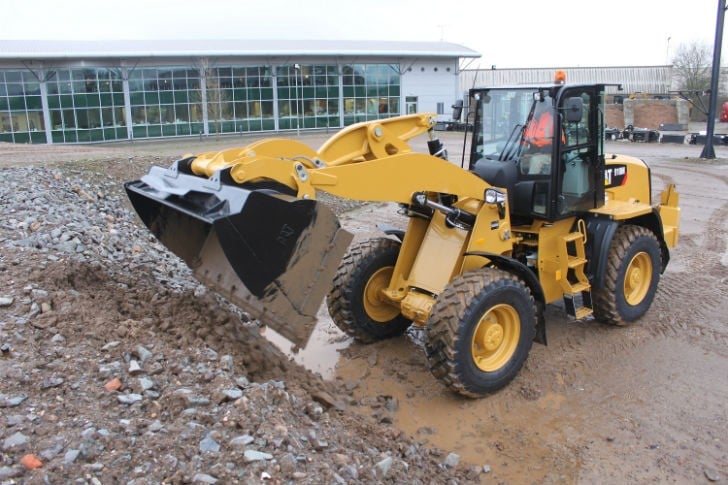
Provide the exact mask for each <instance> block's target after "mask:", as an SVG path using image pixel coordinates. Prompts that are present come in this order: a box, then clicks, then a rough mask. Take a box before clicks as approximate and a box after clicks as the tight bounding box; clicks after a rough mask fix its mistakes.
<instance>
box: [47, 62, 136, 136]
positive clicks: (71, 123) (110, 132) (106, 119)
mask: <svg viewBox="0 0 728 485" xmlns="http://www.w3.org/2000/svg"><path fill="white" fill-rule="evenodd" d="M47 77H48V78H49V79H48V81H47V83H46V85H47V92H48V111H49V114H50V119H51V136H52V138H53V142H54V143H76V142H94V141H105V140H124V139H126V138H127V132H126V118H125V111H124V110H125V108H124V89H123V85H122V81H121V73H120V72H119V70H118V69H115V68H105V67H100V68H91V69H89V68H84V69H70V68H69V69H56V70H55V71H53V72H51V73H49V76H47Z"/></svg>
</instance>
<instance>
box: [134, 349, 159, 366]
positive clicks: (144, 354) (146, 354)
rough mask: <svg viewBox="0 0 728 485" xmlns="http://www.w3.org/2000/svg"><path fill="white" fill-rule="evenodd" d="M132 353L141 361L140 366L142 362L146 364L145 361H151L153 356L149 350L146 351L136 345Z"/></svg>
mask: <svg viewBox="0 0 728 485" xmlns="http://www.w3.org/2000/svg"><path fill="white" fill-rule="evenodd" d="M134 353H135V354H136V356H137V357H139V360H140V361H141V363H142V364H143V363H144V362H146V361H147V360H149V359H151V358H152V357H153V355H154V354H152V352H150V351H149V350H147V349H146V348H145V347H143V346H141V345H137V347H136V349H134Z"/></svg>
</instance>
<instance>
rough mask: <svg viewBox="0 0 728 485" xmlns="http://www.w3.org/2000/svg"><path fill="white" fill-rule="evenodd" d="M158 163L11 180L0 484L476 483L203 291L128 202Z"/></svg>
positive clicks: (3, 202) (3, 241) (3, 291)
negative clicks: (131, 188) (137, 180)
mask: <svg viewBox="0 0 728 485" xmlns="http://www.w3.org/2000/svg"><path fill="white" fill-rule="evenodd" d="M146 167H148V161H143V160H142V161H137V162H135V163H134V164H131V163H129V164H127V163H126V162H125V163H124V164H123V165H122V164H115V163H106V164H102V165H99V164H94V163H88V164H73V165H71V164H58V165H54V166H53V167H51V168H48V167H43V168H38V167H27V166H23V167H12V168H4V169H2V171H1V173H0V177H2V178H1V180H2V191H0V211H2V214H3V217H2V219H1V220H0V247H1V248H2V249H1V251H0V281H1V283H0V483H94V484H95V483H128V484H146V483H161V482H167V483H260V482H266V483H289V482H294V483H371V482H380V481H383V482H399V483H402V482H408V483H449V482H454V483H457V482H463V481H472V480H477V479H478V477H477V475H478V471H477V470H471V469H468V468H467V466H465V465H463V464H460V463H459V462H460V459H459V457H458V456H457V455H455V454H449V455H448V454H447V453H446V452H444V451H442V450H437V449H432V448H425V447H423V446H422V443H420V444H417V443H414V442H412V441H411V440H409V439H408V438H407V437H405V436H403V435H402V434H401V433H400V432H399V431H398V430H397V429H396V428H395V427H393V426H392V425H391V421H392V420H391V418H389V419H388V418H387V416H386V409H388V408H389V407H391V406H392V403H389V402H388V401H387V400H386V398H384V397H381V398H380V399H379V400H380V401H381V402H380V403H375V404H373V403H372V402H368V401H367V402H358V401H357V400H355V399H354V398H353V397H352V396H351V394H350V392H348V391H347V390H346V386H345V385H343V383H339V382H326V381H323V380H322V379H320V377H319V376H317V375H313V374H311V373H310V372H308V371H306V370H305V369H303V368H301V367H299V366H298V365H296V364H295V363H293V362H292V361H291V360H290V359H288V358H287V357H286V356H284V355H283V354H281V353H280V352H279V351H278V350H277V349H275V348H274V347H273V346H272V345H271V344H270V343H269V342H268V341H266V340H265V339H264V338H263V337H262V336H261V335H260V334H259V331H258V328H257V325H256V324H255V322H251V321H248V319H247V318H246V317H245V315H244V314H242V313H241V312H239V311H237V310H235V309H234V308H231V307H230V306H229V305H227V304H225V303H224V302H222V301H221V300H220V299H219V298H217V297H216V296H215V295H213V294H211V293H210V292H208V291H207V290H206V289H205V288H204V287H202V286H201V285H199V284H198V283H197V282H196V281H195V280H194V279H193V278H192V277H191V273H190V271H189V270H188V268H187V267H186V266H185V265H184V264H183V263H181V262H180V261H179V260H178V259H177V258H176V257H174V256H172V255H170V254H169V253H168V252H167V251H166V250H165V249H164V248H163V247H162V246H161V245H160V244H159V243H157V242H156V240H155V239H154V238H153V237H152V236H151V235H150V234H149V233H148V231H147V230H146V228H143V227H142V226H141V223H138V222H137V221H136V219H135V216H134V215H133V214H132V211H131V209H130V206H129V205H128V203H127V201H126V196H125V195H124V194H123V190H122V187H121V182H122V181H123V180H128V179H130V178H134V177H135V176H138V174H139V173H140V172H141V173H143V171H145V170H146ZM132 174H135V175H134V176H132ZM347 208H348V207H347ZM341 210H342V209H341V208H339V209H338V210H337V212H341ZM370 400H372V399H370ZM373 400H374V401H376V400H377V398H376V397H375V398H374V399H373ZM372 409H375V410H376V412H375V414H376V416H377V417H376V419H373V418H371V417H370V416H371V414H372ZM383 414H384V415H383Z"/></svg>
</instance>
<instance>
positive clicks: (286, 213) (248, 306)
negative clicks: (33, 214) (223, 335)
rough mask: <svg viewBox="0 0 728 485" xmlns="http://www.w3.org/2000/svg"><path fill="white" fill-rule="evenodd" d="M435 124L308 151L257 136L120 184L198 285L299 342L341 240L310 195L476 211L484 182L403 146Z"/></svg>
mask: <svg viewBox="0 0 728 485" xmlns="http://www.w3.org/2000/svg"><path fill="white" fill-rule="evenodd" d="M434 124H435V116H434V114H429V113H427V114H417V115H408V116H403V117H399V118H392V119H386V120H377V121H372V122H367V123H359V124H356V125H352V126H350V127H348V128H346V129H344V130H342V131H341V132H339V133H338V134H336V135H335V136H333V137H332V138H331V139H329V140H328V141H327V142H326V143H325V144H324V145H323V146H322V147H321V148H320V149H319V150H314V149H312V148H310V147H308V146H307V145H305V144H303V143H301V142H298V141H296V140H289V139H267V140H262V141H259V142H256V143H253V144H251V145H248V146H247V147H243V148H234V149H228V150H224V151H220V152H214V153H213V152H211V153H204V154H201V155H198V156H196V157H195V156H185V157H184V158H183V159H181V160H179V161H177V162H175V163H174V164H173V165H172V166H171V167H170V168H169V169H163V168H160V167H153V168H152V169H151V170H150V172H149V173H148V174H147V175H145V176H144V177H143V178H142V179H141V180H138V181H134V182H129V183H127V184H126V185H125V187H126V189H127V193H128V195H129V198H130V200H131V202H132V204H133V205H134V207H135V209H136V211H137V213H138V214H139V216H140V217H141V219H142V221H143V222H144V223H145V224H146V225H147V227H149V229H150V230H151V231H152V232H153V233H154V234H155V236H157V237H158V238H159V239H160V241H161V242H162V243H163V244H164V245H165V246H166V247H167V248H169V249H170V250H172V251H173V252H174V253H175V254H177V255H178V256H180V257H181V258H182V259H183V260H184V261H185V262H186V263H187V264H188V266H190V267H191V268H192V269H193V271H194V274H195V276H196V277H197V278H198V279H200V280H201V281H202V282H203V283H205V284H206V285H207V286H209V287H211V288H213V289H214V290H215V291H217V292H218V293H220V294H222V295H223V296H225V297H226V298H228V300H230V301H232V302H233V303H235V304H237V305H238V306H240V307H241V308H243V309H244V310H246V311H248V312H249V313H250V314H251V315H253V316H254V317H257V318H259V319H261V321H263V322H264V323H266V324H268V325H270V326H271V327H272V328H273V329H274V330H276V331H278V332H279V333H281V334H282V335H283V336H285V337H286V338H288V339H289V340H291V341H292V342H294V343H296V344H297V345H299V346H301V345H304V344H305V343H306V341H307V340H308V337H309V336H310V334H311V332H312V330H313V326H314V325H315V321H316V312H317V309H318V307H319V305H320V303H321V301H322V300H323V297H324V295H325V294H326V292H327V291H328V290H329V288H330V285H331V281H332V280H333V275H334V273H335V271H336V268H337V267H338V264H339V261H340V260H341V258H342V257H343V255H344V252H345V251H346V249H347V247H348V245H349V243H350V241H351V239H352V236H351V235H350V234H349V233H348V232H346V231H344V230H343V229H341V227H340V225H339V223H338V220H337V219H336V216H335V215H334V214H333V213H332V212H331V210H330V209H329V208H327V207H325V206H323V205H321V204H318V203H317V202H316V201H315V198H316V191H317V190H321V191H325V192H328V193H331V194H333V195H336V196H340V197H345V198H349V199H358V200H363V201H388V202H399V203H403V204H408V205H409V204H412V198H413V195H414V194H415V193H425V194H438V193H444V194H454V195H456V196H457V200H460V201H463V200H465V201H468V200H469V201H470V202H469V204H468V209H469V210H470V211H471V213H472V212H477V211H478V210H479V208H480V207H481V206H482V205H483V199H484V192H485V190H486V189H487V188H488V187H489V185H488V184H487V183H486V182H484V181H483V180H482V179H480V178H479V177H477V176H476V175H474V174H472V173H470V172H468V171H465V170H462V169H461V168H459V167H457V166H456V165H453V164H451V163H449V162H448V161H446V160H444V159H442V158H438V157H436V156H432V155H428V154H423V153H414V152H413V151H412V148H411V147H410V145H409V144H408V143H407V141H408V140H409V139H410V138H412V137H414V136H417V135H420V134H422V133H424V132H427V131H429V130H431V129H432V128H433V127H434ZM271 187H273V188H274V189H277V190H271Z"/></svg>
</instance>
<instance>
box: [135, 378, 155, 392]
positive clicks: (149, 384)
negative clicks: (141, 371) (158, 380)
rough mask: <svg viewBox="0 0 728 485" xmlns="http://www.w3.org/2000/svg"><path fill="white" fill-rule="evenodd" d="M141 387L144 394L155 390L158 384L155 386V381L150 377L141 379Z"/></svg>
mask: <svg viewBox="0 0 728 485" xmlns="http://www.w3.org/2000/svg"><path fill="white" fill-rule="evenodd" d="M138 382H139V387H140V388H141V390H142V392H144V391H148V390H149V389H153V388H154V386H155V385H156V384H154V381H153V380H151V379H149V378H148V377H140V378H139V380H138Z"/></svg>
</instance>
